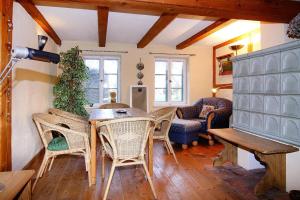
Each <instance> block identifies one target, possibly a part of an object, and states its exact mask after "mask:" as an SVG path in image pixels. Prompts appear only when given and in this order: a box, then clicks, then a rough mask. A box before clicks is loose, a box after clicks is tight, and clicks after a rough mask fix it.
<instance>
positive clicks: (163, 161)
mask: <svg viewBox="0 0 300 200" xmlns="http://www.w3.org/2000/svg"><path fill="white" fill-rule="evenodd" d="M222 148H223V146H222V145H221V144H216V145H215V146H213V147H210V146H208V145H206V141H204V142H203V143H200V145H198V146H197V147H191V148H189V149H187V150H182V149H181V148H180V147H176V148H175V151H176V155H177V159H178V161H179V165H177V164H176V163H175V161H174V160H173V157H172V156H171V155H168V154H167V152H166V150H165V149H164V146H163V144H162V143H160V142H158V143H157V142H155V145H154V177H153V182H154V187H155V188H156V191H157V193H158V199H160V200H168V199H169V200H180V199H187V200H194V199H195V200H196V199H197V200H202V199H203V200H215V199H216V200H218V199H220V200H221V199H228V200H230V199H232V200H239V199H247V200H248V199H257V197H256V196H255V195H254V193H253V188H254V186H255V184H256V182H257V181H258V180H259V178H260V177H261V176H262V175H263V171H261V170H258V171H255V170H254V171H253V172H251V171H246V170H244V169H242V168H241V167H233V166H232V165H230V164H228V165H226V166H225V167H218V168H213V167H212V158H213V157H215V156H216V155H217V154H218V153H219V152H220V151H221V150H222ZM97 155H98V168H97V184H96V185H95V186H92V187H90V188H89V187H88V179H87V173H86V172H85V164H84V159H83V158H81V157H78V156H61V157H59V158H57V159H56V160H55V161H54V164H53V167H52V169H51V171H49V172H47V173H46V174H45V175H44V176H43V177H42V178H41V179H39V181H38V183H37V186H36V188H35V190H34V193H33V199H34V200H45V199H47V200H52V199H53V200H54V199H55V200H57V199H63V200H69V199H70V200H77V199H78V200H80V199H84V200H86V199H88V200H96V199H99V200H101V199H102V195H103V192H104V186H105V184H106V181H107V177H108V173H109V170H110V166H111V165H110V164H111V162H110V161H109V160H108V159H107V161H106V179H105V180H104V182H102V181H101V177H100V174H101V163H100V162H101V161H100V160H101V159H100V152H99V151H98V153H97ZM41 160H42V157H41V158H39V159H37V160H36V161H35V162H34V163H33V164H32V166H30V167H29V168H33V169H38V167H39V165H40V162H41ZM260 198H261V199H288V196H287V194H286V193H280V192H277V191H274V192H271V193H270V194H267V196H262V197H260ZM108 199H111V200H143V199H154V197H153V196H152V193H151V189H150V186H149V184H148V182H147V181H146V180H145V178H144V173H143V170H142V168H141V167H122V168H118V169H117V170H116V171H115V174H114V177H113V180H112V185H111V188H110V191H109V195H108Z"/></svg>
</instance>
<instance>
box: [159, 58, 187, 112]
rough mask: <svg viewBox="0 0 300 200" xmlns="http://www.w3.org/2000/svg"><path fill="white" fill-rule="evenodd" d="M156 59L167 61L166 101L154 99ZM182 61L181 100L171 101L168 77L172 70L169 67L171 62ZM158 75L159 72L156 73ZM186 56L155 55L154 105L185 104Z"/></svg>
mask: <svg viewBox="0 0 300 200" xmlns="http://www.w3.org/2000/svg"><path fill="white" fill-rule="evenodd" d="M157 61H162V62H167V74H166V76H167V86H166V89H167V95H166V98H167V101H155V89H156V87H155V76H156V73H155V63H156V62H157ZM178 61H179V62H183V73H182V79H183V81H182V84H183V85H182V90H183V91H182V95H183V96H182V101H171V89H172V87H171V82H170V80H171V79H170V78H171V76H172V71H171V67H172V63H173V62H178ZM157 75H159V74H157ZM187 86H188V58H185V57H155V58H154V106H157V107H159V106H182V105H186V104H187V101H188V87H187Z"/></svg>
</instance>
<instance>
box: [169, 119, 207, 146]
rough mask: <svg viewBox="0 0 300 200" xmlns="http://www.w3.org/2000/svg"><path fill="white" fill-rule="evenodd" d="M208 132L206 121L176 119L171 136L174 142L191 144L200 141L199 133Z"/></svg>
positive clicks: (171, 129)
mask: <svg viewBox="0 0 300 200" xmlns="http://www.w3.org/2000/svg"><path fill="white" fill-rule="evenodd" d="M206 132H207V124H206V120H203V119H174V120H173V122H172V125H171V128H170V132H169V136H170V140H171V141H173V142H177V143H181V144H189V143H191V142H192V141H197V140H198V134H199V133H206Z"/></svg>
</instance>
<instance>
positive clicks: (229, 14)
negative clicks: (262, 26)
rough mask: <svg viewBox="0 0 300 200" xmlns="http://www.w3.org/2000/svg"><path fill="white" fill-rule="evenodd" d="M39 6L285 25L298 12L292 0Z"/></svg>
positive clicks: (81, 1) (70, 1)
mask: <svg viewBox="0 0 300 200" xmlns="http://www.w3.org/2000/svg"><path fill="white" fill-rule="evenodd" d="M33 1H34V3H36V4H38V5H46V6H58V7H74V8H86V9H97V7H98V6H104V7H109V10H110V11H116V12H128V13H141V14H153V15H160V14H161V13H179V14H183V15H197V16H210V17H216V18H227V19H246V20H257V21H269V22H279V23H287V22H289V21H290V20H291V19H292V18H293V17H294V16H296V15H297V14H298V13H299V12H300V2H297V1H291V0H267V1H266V0H251V1H249V0H217V1H212V0H188V1H187V0H176V1H174V0H76V1H74V0H64V1H61V0H33Z"/></svg>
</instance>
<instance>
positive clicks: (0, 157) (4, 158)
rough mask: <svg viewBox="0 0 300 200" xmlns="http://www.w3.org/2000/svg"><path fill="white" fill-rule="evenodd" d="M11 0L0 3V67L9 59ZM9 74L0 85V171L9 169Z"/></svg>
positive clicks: (3, 0) (10, 45) (10, 78)
mask: <svg viewBox="0 0 300 200" xmlns="http://www.w3.org/2000/svg"><path fill="white" fill-rule="evenodd" d="M12 12H13V0H1V3H0V33H1V34H0V46H1V53H0V65H1V66H0V69H1V71H2V70H3V68H4V67H5V65H6V64H7V63H8V61H9V59H10V50H11V47H12V29H13V24H12ZM11 80H12V77H11V74H10V75H9V76H8V77H7V79H6V80H5V81H3V83H2V85H1V86H0V117H1V118H0V171H7V170H11Z"/></svg>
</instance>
